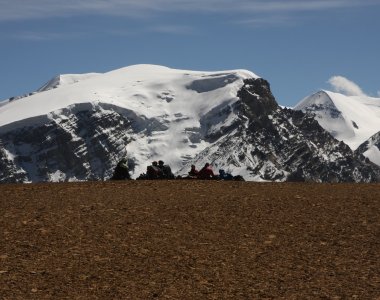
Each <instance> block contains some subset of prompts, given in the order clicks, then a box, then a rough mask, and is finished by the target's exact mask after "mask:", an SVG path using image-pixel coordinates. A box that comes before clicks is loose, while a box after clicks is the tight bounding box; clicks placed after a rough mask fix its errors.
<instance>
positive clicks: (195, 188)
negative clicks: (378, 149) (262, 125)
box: [0, 180, 380, 300]
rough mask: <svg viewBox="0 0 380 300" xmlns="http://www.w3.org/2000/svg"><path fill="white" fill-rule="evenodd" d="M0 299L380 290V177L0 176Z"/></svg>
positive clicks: (281, 295) (350, 294)
mask: <svg viewBox="0 0 380 300" xmlns="http://www.w3.org/2000/svg"><path fill="white" fill-rule="evenodd" d="M0 299H12V300H13V299H380V185H379V184H377V185H376V184H373V185H370V184H368V185H367V184H338V185H336V184H298V183H291V184H290V183H287V184H279V183H249V182H202V181H185V180H183V181H130V182H98V183H95V182H93V183H61V184H28V185H0Z"/></svg>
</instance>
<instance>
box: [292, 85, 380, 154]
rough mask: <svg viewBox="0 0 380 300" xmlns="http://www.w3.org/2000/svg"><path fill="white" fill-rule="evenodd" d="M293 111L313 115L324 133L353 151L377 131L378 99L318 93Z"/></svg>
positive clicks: (324, 92) (328, 92) (379, 113)
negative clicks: (327, 133)
mask: <svg viewBox="0 0 380 300" xmlns="http://www.w3.org/2000/svg"><path fill="white" fill-rule="evenodd" d="M294 109H296V110H302V111H307V112H312V113H314V114H315V115H316V119H317V121H318V122H319V124H320V125H321V126H322V127H323V128H324V129H326V130H327V131H329V132H330V133H331V134H332V135H333V136H334V137H335V138H336V139H338V140H341V141H343V142H345V143H346V144H347V145H348V146H350V147H351V149H353V150H355V149H357V148H358V147H359V146H360V145H361V144H362V143H363V142H364V141H366V140H368V139H369V138H370V137H371V136H372V135H374V134H375V133H376V132H378V131H379V130H380V98H372V97H368V96H346V95H343V94H339V93H334V92H330V91H319V92H317V93H315V94H313V95H311V96H309V97H306V98H305V99H303V100H302V101H301V102H300V103H299V104H297V105H296V106H295V108H294Z"/></svg>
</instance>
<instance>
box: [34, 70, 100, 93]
mask: <svg viewBox="0 0 380 300" xmlns="http://www.w3.org/2000/svg"><path fill="white" fill-rule="evenodd" d="M99 75H101V74H100V73H87V74H61V75H58V76H55V77H54V78H52V79H51V80H49V81H48V82H47V83H45V84H44V85H43V86H42V87H40V88H39V89H38V90H37V92H45V91H48V90H51V89H55V88H58V87H61V86H66V85H70V84H74V83H77V82H80V81H83V80H86V79H90V78H93V77H96V76H99Z"/></svg>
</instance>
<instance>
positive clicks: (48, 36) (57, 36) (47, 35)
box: [8, 31, 85, 42]
mask: <svg viewBox="0 0 380 300" xmlns="http://www.w3.org/2000/svg"><path fill="white" fill-rule="evenodd" d="M83 36H85V34H82V33H79V32H76V33H61V32H41V31H24V32H16V33H12V34H11V35H8V38H11V39H16V40H25V41H31V42H44V41H51V40H64V39H75V38H82V37H83Z"/></svg>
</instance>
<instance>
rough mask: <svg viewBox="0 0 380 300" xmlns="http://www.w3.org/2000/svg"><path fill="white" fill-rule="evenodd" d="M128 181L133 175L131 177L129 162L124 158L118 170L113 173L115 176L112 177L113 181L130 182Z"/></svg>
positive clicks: (117, 166)
mask: <svg viewBox="0 0 380 300" xmlns="http://www.w3.org/2000/svg"><path fill="white" fill-rule="evenodd" d="M128 179H131V175H129V169H128V160H127V159H126V158H123V159H122V160H120V161H119V162H118V164H117V165H116V168H115V171H114V173H113V176H112V177H111V180H128Z"/></svg>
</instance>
